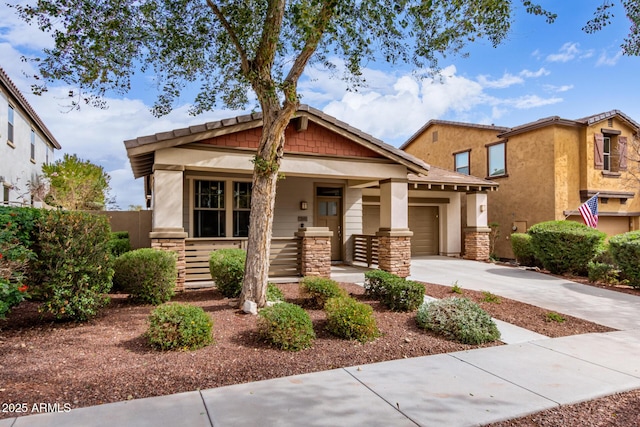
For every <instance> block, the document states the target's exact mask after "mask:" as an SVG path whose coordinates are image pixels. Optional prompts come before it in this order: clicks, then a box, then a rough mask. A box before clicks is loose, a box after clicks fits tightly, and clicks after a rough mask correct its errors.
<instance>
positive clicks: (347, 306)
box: [324, 297, 380, 343]
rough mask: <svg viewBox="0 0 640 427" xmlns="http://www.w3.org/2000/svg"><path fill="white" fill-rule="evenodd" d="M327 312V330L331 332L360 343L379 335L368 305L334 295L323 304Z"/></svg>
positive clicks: (371, 310)
mask: <svg viewBox="0 0 640 427" xmlns="http://www.w3.org/2000/svg"><path fill="white" fill-rule="evenodd" d="M324 311H325V312H326V313H327V330H328V331H329V332H331V333H332V334H334V335H336V336H338V337H340V338H346V339H348V340H357V341H360V342H362V343H365V342H367V341H373V340H374V339H376V338H377V337H379V336H380V331H379V330H378V327H377V326H376V319H375V318H374V317H373V309H372V308H371V306H370V305H367V304H363V303H361V302H358V301H356V300H355V299H353V298H349V297H335V298H331V299H329V300H328V301H327V303H326V304H325V306H324Z"/></svg>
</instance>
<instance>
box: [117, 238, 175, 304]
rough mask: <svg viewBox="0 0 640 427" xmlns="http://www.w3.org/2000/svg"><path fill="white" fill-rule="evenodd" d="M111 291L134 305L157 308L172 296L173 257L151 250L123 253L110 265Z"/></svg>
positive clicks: (173, 287) (144, 249) (167, 253)
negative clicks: (121, 295) (121, 294)
mask: <svg viewBox="0 0 640 427" xmlns="http://www.w3.org/2000/svg"><path fill="white" fill-rule="evenodd" d="M113 268H114V271H115V273H114V275H113V283H114V287H116V288H118V289H120V290H122V291H123V292H125V293H128V294H129V297H130V298H131V299H133V300H134V301H136V302H141V303H145V304H153V305H159V304H162V303H165V302H167V301H169V300H170V299H171V297H172V296H173V295H174V293H175V288H176V280H177V278H178V269H177V267H176V255H175V254H174V253H173V252H170V251H162V250H158V249H152V248H143V249H137V250H135V251H130V252H126V253H124V254H122V255H120V256H119V257H118V258H116V260H115V262H114V266H113Z"/></svg>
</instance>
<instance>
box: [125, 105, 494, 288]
mask: <svg viewBox="0 0 640 427" xmlns="http://www.w3.org/2000/svg"><path fill="white" fill-rule="evenodd" d="M261 131H262V115H261V114H251V115H244V116H239V117H236V118H231V119H226V120H221V121H217V122H212V123H206V124H203V125H200V126H193V127H190V128H185V129H176V130H174V131H170V132H164V133H158V134H155V135H151V136H144V137H139V138H136V139H133V140H129V141H125V146H126V149H127V153H128V156H129V159H130V161H131V167H132V169H133V173H134V176H135V177H136V178H140V177H144V180H145V185H144V187H145V189H146V190H145V191H146V195H147V200H148V201H149V202H150V205H151V206H152V207H153V226H152V230H153V231H152V232H151V239H152V246H156V247H162V246H163V245H165V246H166V247H167V248H169V249H172V250H177V251H178V252H179V254H181V253H184V257H182V256H180V257H179V260H180V261H181V262H182V260H184V262H185V264H186V266H185V265H180V266H179V268H180V269H183V270H185V272H186V275H185V274H184V273H182V274H183V277H182V278H181V279H180V280H182V281H184V280H185V279H186V280H206V279H208V267H207V262H206V260H207V254H208V252H209V251H210V250H212V249H215V248H216V247H227V246H232V247H245V245H246V240H247V237H246V236H247V232H248V221H249V210H250V205H251V179H252V174H253V163H252V159H253V156H254V155H255V151H256V148H257V145H258V141H259V138H260V134H261ZM280 172H281V173H283V174H284V179H282V180H280V181H279V182H278V190H277V197H276V205H275V219H274V224H273V244H272V250H271V252H272V253H271V274H272V275H278V274H284V275H296V274H304V275H306V274H321V275H326V274H327V270H326V269H327V268H330V264H331V262H345V263H354V262H359V261H362V262H365V263H368V264H376V263H377V264H378V265H379V266H380V268H384V269H386V270H389V271H393V272H396V273H398V274H400V275H405V276H406V275H408V274H409V265H410V258H411V255H412V254H413V255H416V254H445V255H452V256H459V255H460V253H461V252H462V249H461V236H460V229H461V225H460V224H461V221H462V219H461V214H460V209H461V207H460V200H461V196H462V195H464V194H466V193H471V196H470V197H467V199H472V200H473V201H474V203H471V204H470V207H469V209H470V211H469V212H467V214H466V215H467V216H469V217H472V218H471V219H470V220H469V222H472V223H473V222H475V223H477V225H478V227H479V228H483V229H484V228H486V192H487V191H491V190H494V189H495V188H496V187H497V184H496V183H493V182H488V181H486V180H484V179H479V178H475V177H471V176H466V175H462V174H457V173H452V172H448V171H445V170H442V169H440V168H435V167H430V166H429V165H427V164H426V163H425V162H423V161H421V160H419V159H417V158H416V157H414V156H411V155H409V154H407V153H405V152H404V151H401V150H398V149H397V148H394V147H392V146H390V145H388V144H385V143H383V142H382V141H380V140H378V139H376V138H374V137H372V136H370V135H368V134H365V133H363V132H361V131H359V130H357V129H355V128H353V127H351V126H349V125H347V124H346V123H343V122H340V121H338V120H336V119H335V118H333V117H331V116H328V115H326V114H324V113H322V112H321V111H319V110H316V109H313V108H310V107H308V106H301V107H300V108H299V110H298V111H297V113H296V115H295V117H294V119H293V120H292V121H291V123H290V124H289V127H288V128H287V130H286V143H285V156H284V157H283V160H282V166H281V168H280ZM476 193H478V194H476ZM315 238H317V239H320V240H322V239H326V240H327V243H330V245H328V246H327V248H329V247H330V253H327V254H326V256H325V255H322V254H321V253H320V252H321V250H320V249H318V248H319V246H316V247H314V248H315V249H312V250H311V253H309V252H308V251H307V250H306V249H305V247H306V246H305V245H306V243H305V242H307V240H313V239H315ZM300 241H302V243H301V246H300V244H299V243H300ZM300 247H302V249H300ZM376 249H377V251H376ZM315 250H318V251H319V252H318V253H316V254H315V256H317V258H321V259H324V258H323V257H325V258H326V259H325V260H324V261H322V262H320V264H321V266H320V267H317V266H316V267H313V265H312V264H313V262H312V261H313V260H312V258H313V256H314V253H312V252H313V251H315ZM305 251H307V252H305ZM474 251H475V250H471V251H470V252H474ZM480 256H482V254H480ZM325 261H326V262H325Z"/></svg>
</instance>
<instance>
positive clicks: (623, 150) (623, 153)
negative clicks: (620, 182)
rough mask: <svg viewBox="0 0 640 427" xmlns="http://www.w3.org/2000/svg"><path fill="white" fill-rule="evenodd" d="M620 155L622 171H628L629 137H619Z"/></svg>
mask: <svg viewBox="0 0 640 427" xmlns="http://www.w3.org/2000/svg"><path fill="white" fill-rule="evenodd" d="M618 153H620V170H621V171H626V170H627V137H626V136H619V137H618Z"/></svg>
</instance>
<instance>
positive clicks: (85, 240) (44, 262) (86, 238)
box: [29, 211, 113, 321]
mask: <svg viewBox="0 0 640 427" xmlns="http://www.w3.org/2000/svg"><path fill="white" fill-rule="evenodd" d="M110 234H111V230H110V227H109V222H108V219H107V217H106V216H102V215H93V214H90V213H85V212H78V211H45V212H43V213H42V217H41V219H40V221H39V227H38V232H37V241H36V243H35V245H34V250H35V252H36V256H37V259H36V260H35V261H34V262H32V268H30V277H29V278H30V281H31V283H32V287H33V288H35V289H36V290H37V292H38V294H39V296H40V298H42V299H43V300H44V303H43V305H42V307H41V311H47V312H49V313H51V314H53V315H54V316H55V317H56V318H58V319H73V320H77V321H84V320H87V319H89V318H90V317H93V316H95V315H96V314H97V312H98V310H99V309H100V308H101V307H103V306H104V305H106V304H107V303H108V302H109V297H108V296H107V295H106V294H107V293H108V292H109V290H110V289H111V278H112V276H113V268H112V257H111V254H110V252H109V238H110Z"/></svg>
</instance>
